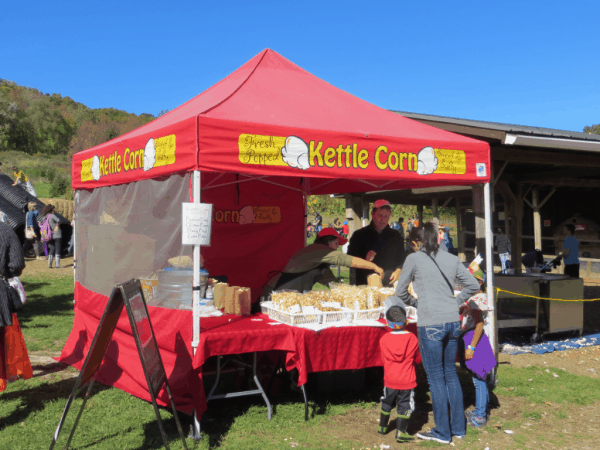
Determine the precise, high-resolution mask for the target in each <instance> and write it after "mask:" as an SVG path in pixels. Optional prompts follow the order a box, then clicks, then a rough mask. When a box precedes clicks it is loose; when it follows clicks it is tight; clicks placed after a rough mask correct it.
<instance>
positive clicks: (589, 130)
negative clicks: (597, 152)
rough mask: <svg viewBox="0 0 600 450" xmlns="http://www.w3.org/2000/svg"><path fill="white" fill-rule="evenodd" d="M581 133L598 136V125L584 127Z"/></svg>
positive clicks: (599, 128)
mask: <svg viewBox="0 0 600 450" xmlns="http://www.w3.org/2000/svg"><path fill="white" fill-rule="evenodd" d="M583 132H584V133H588V134H600V123H599V124H598V125H592V126H589V127H584V128H583Z"/></svg>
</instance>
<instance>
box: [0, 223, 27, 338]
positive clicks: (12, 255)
mask: <svg viewBox="0 0 600 450" xmlns="http://www.w3.org/2000/svg"><path fill="white" fill-rule="evenodd" d="M24 268H25V257H24V255H23V248H22V247H21V242H19V238H18V237H17V235H16V234H15V232H14V231H13V229H12V228H11V227H10V226H9V225H7V224H5V223H2V222H0V275H2V277H1V279H0V327H5V326H10V325H12V323H13V320H12V313H11V311H10V304H9V296H8V279H9V278H12V277H18V276H19V275H21V273H22V272H23V269H24Z"/></svg>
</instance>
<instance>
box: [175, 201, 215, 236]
mask: <svg viewBox="0 0 600 450" xmlns="http://www.w3.org/2000/svg"><path fill="white" fill-rule="evenodd" d="M181 206H182V208H181V243H182V245H210V232H211V224H212V207H213V205H211V204H209V203H182V204H181Z"/></svg>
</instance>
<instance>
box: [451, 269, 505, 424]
mask: <svg viewBox="0 0 600 450" xmlns="http://www.w3.org/2000/svg"><path fill="white" fill-rule="evenodd" d="M473 276H474V277H475V278H476V279H477V281H478V282H479V284H480V286H481V289H480V290H479V292H477V293H476V294H475V295H473V297H471V298H470V299H469V300H467V301H466V302H465V303H463V304H462V305H461V306H460V307H459V312H460V331H461V344H460V346H459V355H460V360H461V365H463V364H468V363H466V361H471V360H473V361H476V363H475V362H474V363H473V364H471V365H470V367H469V366H467V367H466V368H467V369H468V370H469V371H470V372H471V376H472V378H473V385H474V386H475V408H474V409H473V410H472V411H468V412H466V413H465V417H466V418H467V425H469V426H472V427H475V428H483V427H485V426H486V425H487V421H488V414H489V398H490V394H489V390H488V385H487V381H486V378H487V375H488V373H489V372H490V371H491V370H492V369H493V368H494V367H495V366H496V364H497V362H496V360H495V358H494V357H493V355H494V352H493V350H492V348H491V344H490V341H489V338H488V336H489V332H490V330H489V329H490V326H491V324H490V323H489V321H488V311H491V309H492V308H491V307H490V304H489V302H488V297H487V295H486V293H485V288H484V287H483V283H484V282H485V274H484V273H483V271H482V270H481V269H479V270H476V271H475V272H473ZM486 329H487V330H488V332H487V334H486V332H485V330H486ZM474 358H476V360H474Z"/></svg>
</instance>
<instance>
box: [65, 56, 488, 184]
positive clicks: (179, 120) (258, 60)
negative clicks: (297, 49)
mask: <svg viewBox="0 0 600 450" xmlns="http://www.w3.org/2000/svg"><path fill="white" fill-rule="evenodd" d="M282 148H283V151H282ZM424 148H426V149H427V150H425V151H423V152H422V153H420V152H421V150H422V149H424ZM429 148H430V149H429ZM361 152H362V154H361ZM303 155H305V156H303ZM94 157H96V160H95V161H94ZM419 160H421V162H422V164H421V169H419V167H418V161H419ZM436 160H437V161H436ZM74 163H75V164H74V165H73V186H74V187H75V188H89V187H97V186H102V185H110V184H120V183H126V182H131V181H135V180H138V179H143V178H153V177H157V176H162V175H165V174H169V173H174V172H181V171H189V170H194V169H200V170H203V171H213V172H214V171H218V172H223V171H227V172H236V173H243V174H248V175H262V176H277V177H281V176H284V177H289V176H292V177H303V178H321V179H328V180H329V181H328V182H327V186H328V188H327V189H324V190H322V192H343V191H357V190H374V188H375V187H377V186H378V187H382V188H386V189H394V188H396V189H397V188H401V187H412V186H423V185H428V186H431V185H440V184H474V183H482V182H486V181H488V180H489V173H488V172H489V147H488V145H487V144H486V143H484V142H480V141H476V140H474V139H470V138H466V137H463V136H460V135H456V134H453V133H449V132H447V131H444V130H440V129H437V128H434V127H431V126H428V125H424V124H421V123H419V122H416V121H413V120H410V119H407V118H405V117H402V116H399V115H397V114H395V113H393V112H390V111H387V110H385V109H382V108H379V107H377V106H375V105H372V104H370V103H368V102H366V101H364V100H361V99H359V98H357V97H355V96H353V95H351V94H348V93H347V92H344V91H342V90H341V89H338V88H336V87H334V86H332V85H330V84H329V83H327V82H325V81H323V80H321V79H319V78H317V77H315V76H314V75H312V74H310V73H309V72H307V71H305V70H303V69H301V68H300V67H298V66H297V65H295V64H294V63H292V62H290V61H288V60H287V59H285V58H283V57H282V56H281V55H279V54H278V53H276V52H274V51H272V50H269V49H266V50H264V51H262V52H261V53H259V54H258V55H256V56H255V57H254V58H252V59H251V60H250V61H248V62H247V63H246V64H244V65H243V66H242V67H240V68H239V69H238V70H236V71H235V72H233V73H232V74H231V75H229V76H228V77H226V78H224V79H223V80H221V81H220V82H218V83H217V84H215V85H214V86H212V87H210V88H209V89H207V90H206V91H204V92H203V93H201V94H200V95H198V96H196V97H194V98H193V99H191V100H190V101H188V102H187V103H184V104H183V105H181V106H179V107H178V108H176V109H174V110H172V111H170V112H169V113H167V114H165V115H164V116H161V117H159V118H158V119H156V120H154V121H152V122H150V123H149V124H147V125H144V126H142V127H140V128H138V129H136V130H134V131H132V132H130V133H127V134H125V135H123V136H121V137H119V138H116V139H113V140H112V141H109V142H106V143H104V144H101V145H99V146H97V147H94V148H92V149H89V150H86V151H84V152H80V153H77V154H76V155H75V157H74ZM434 166H435V167H434ZM93 167H95V168H94V169H93ZM331 178H334V179H338V180H340V181H341V180H345V181H346V182H342V183H340V181H338V182H334V181H332V180H331ZM349 179H360V180H372V183H371V184H373V183H374V185H372V186H371V187H369V188H368V189H365V187H366V185H365V184H364V183H363V184H359V185H355V186H350V185H349V184H348V180H349ZM311 181H312V184H311V186H312V188H309V189H307V190H309V191H311V192H313V193H316V192H317V191H319V189H318V188H316V186H319V185H322V183H318V182H317V180H311ZM383 181H385V182H383ZM390 181H393V184H392V185H391V184H390ZM355 183H356V182H355ZM344 186H345V187H344ZM315 189H316V190H315Z"/></svg>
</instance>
